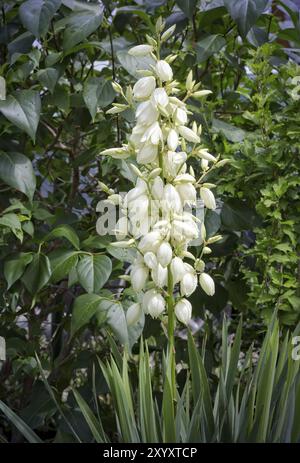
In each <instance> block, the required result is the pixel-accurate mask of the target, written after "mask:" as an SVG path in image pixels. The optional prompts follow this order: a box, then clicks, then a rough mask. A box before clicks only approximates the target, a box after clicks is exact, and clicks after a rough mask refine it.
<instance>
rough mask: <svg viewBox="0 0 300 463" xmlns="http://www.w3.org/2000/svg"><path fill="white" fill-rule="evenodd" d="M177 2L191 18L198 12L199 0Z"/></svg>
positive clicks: (178, 0) (177, 0)
mask: <svg viewBox="0 0 300 463" xmlns="http://www.w3.org/2000/svg"><path fill="white" fill-rule="evenodd" d="M176 3H177V5H178V6H179V8H180V9H181V10H182V11H183V12H184V14H185V15H186V16H187V17H188V18H189V19H192V17H193V15H194V14H196V12H197V10H196V5H197V0H176Z"/></svg>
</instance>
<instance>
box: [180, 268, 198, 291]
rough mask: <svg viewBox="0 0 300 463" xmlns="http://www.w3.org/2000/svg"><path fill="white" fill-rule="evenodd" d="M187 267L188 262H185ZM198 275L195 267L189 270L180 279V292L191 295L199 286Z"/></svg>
mask: <svg viewBox="0 0 300 463" xmlns="http://www.w3.org/2000/svg"><path fill="white" fill-rule="evenodd" d="M184 265H185V268H186V265H187V264H184ZM197 283H198V281H197V275H196V272H195V271H194V269H193V268H192V271H187V272H186V273H185V274H184V275H183V277H182V279H181V281H180V292H181V295H182V296H190V295H191V294H193V292H194V291H195V289H196V288H197Z"/></svg>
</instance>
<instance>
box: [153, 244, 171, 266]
mask: <svg viewBox="0 0 300 463" xmlns="http://www.w3.org/2000/svg"><path fill="white" fill-rule="evenodd" d="M172 254H173V252H172V248H171V246H170V244H169V243H168V242H166V241H164V242H163V243H161V245H160V246H159V248H158V251H157V260H158V262H159V263H160V265H161V266H162V267H167V265H169V263H170V262H171V260H172Z"/></svg>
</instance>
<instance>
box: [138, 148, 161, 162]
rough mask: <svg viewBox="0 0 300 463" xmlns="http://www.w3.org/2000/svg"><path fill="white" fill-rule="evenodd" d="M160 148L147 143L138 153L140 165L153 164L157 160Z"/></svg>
mask: <svg viewBox="0 0 300 463" xmlns="http://www.w3.org/2000/svg"><path fill="white" fill-rule="evenodd" d="M157 154H158V148H157V145H152V143H145V144H144V146H142V148H141V149H140V150H139V151H138V153H137V157H136V160H137V162H138V163H139V164H151V163H152V162H154V161H155V160H156V159H157Z"/></svg>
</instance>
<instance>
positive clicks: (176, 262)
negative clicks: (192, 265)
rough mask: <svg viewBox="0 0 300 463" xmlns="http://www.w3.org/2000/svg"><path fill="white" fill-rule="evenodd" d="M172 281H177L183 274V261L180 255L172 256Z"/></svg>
mask: <svg viewBox="0 0 300 463" xmlns="http://www.w3.org/2000/svg"><path fill="white" fill-rule="evenodd" d="M171 272H172V277H173V283H174V284H176V283H179V282H180V280H181V279H182V278H183V276H184V274H185V267H184V262H183V260H182V259H181V258H180V257H177V256H176V257H174V258H173V259H172V262H171Z"/></svg>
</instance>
